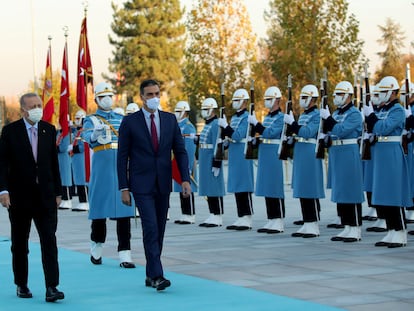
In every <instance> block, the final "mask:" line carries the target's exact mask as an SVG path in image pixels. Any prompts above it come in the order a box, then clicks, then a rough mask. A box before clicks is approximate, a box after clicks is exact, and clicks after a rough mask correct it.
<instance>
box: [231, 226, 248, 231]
mask: <svg viewBox="0 0 414 311" xmlns="http://www.w3.org/2000/svg"><path fill="white" fill-rule="evenodd" d="M251 229H252V227H249V226H236V228H235V230H237V231H245V230H251Z"/></svg>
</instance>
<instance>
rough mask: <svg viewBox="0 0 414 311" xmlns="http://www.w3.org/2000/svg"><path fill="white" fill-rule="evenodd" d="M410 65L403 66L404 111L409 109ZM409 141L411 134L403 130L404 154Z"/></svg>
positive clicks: (406, 151) (406, 152)
mask: <svg viewBox="0 0 414 311" xmlns="http://www.w3.org/2000/svg"><path fill="white" fill-rule="evenodd" d="M410 97H411V94H410V64H408V63H407V65H406V66H405V109H411V108H410ZM410 141H411V133H409V132H408V131H407V130H406V129H404V130H403V135H402V142H401V144H402V147H403V150H404V154H408V143H409V142H410Z"/></svg>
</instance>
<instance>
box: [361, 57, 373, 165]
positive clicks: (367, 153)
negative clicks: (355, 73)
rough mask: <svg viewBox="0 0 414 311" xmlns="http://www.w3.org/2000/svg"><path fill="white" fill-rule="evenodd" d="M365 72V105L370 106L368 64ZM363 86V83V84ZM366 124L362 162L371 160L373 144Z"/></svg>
mask: <svg viewBox="0 0 414 311" xmlns="http://www.w3.org/2000/svg"><path fill="white" fill-rule="evenodd" d="M364 71H365V77H364V80H365V105H367V106H369V102H370V101H371V90H370V87H369V78H368V64H365V66H364ZM361 85H362V83H361ZM361 96H362V95H361ZM363 105H364V103H363V101H362V100H361V102H360V105H359V108H360V111H362V109H363ZM365 127H366V123H365V122H363V126H362V134H361V145H360V150H359V153H360V154H361V159H362V160H371V143H370V135H369V133H368V132H367V131H366V129H365Z"/></svg>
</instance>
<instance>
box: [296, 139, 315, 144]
mask: <svg viewBox="0 0 414 311" xmlns="http://www.w3.org/2000/svg"><path fill="white" fill-rule="evenodd" d="M296 141H297V142H298V143H306V144H316V139H315V138H303V137H297V138H296Z"/></svg>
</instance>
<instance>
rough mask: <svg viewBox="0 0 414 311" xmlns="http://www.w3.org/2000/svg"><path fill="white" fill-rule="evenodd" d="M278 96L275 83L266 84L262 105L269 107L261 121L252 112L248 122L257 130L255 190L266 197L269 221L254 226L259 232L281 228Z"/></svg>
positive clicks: (283, 195)
mask: <svg viewBox="0 0 414 311" xmlns="http://www.w3.org/2000/svg"><path fill="white" fill-rule="evenodd" d="M281 97H282V94H281V92H280V90H279V88H278V87H276V86H271V87H269V88H268V89H267V90H266V92H265V94H264V105H265V107H266V108H267V109H269V114H268V115H267V116H266V117H265V118H264V121H263V123H260V122H258V121H257V119H256V116H255V115H254V114H253V115H249V117H248V121H249V123H250V124H252V125H253V126H254V131H255V132H256V133H259V134H260V144H259V158H258V167H257V177H256V190H255V194H256V195H257V196H263V197H265V202H266V213H267V219H268V222H267V223H266V224H265V225H264V227H263V228H260V229H258V230H257V232H259V233H281V232H283V231H284V222H283V219H284V217H285V193H284V184H283V162H282V161H281V160H279V157H278V149H279V145H280V143H281V142H280V137H281V134H282V130H283V125H284V121H283V119H284V118H283V113H282V112H281V110H280V106H279V104H280V99H281Z"/></svg>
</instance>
